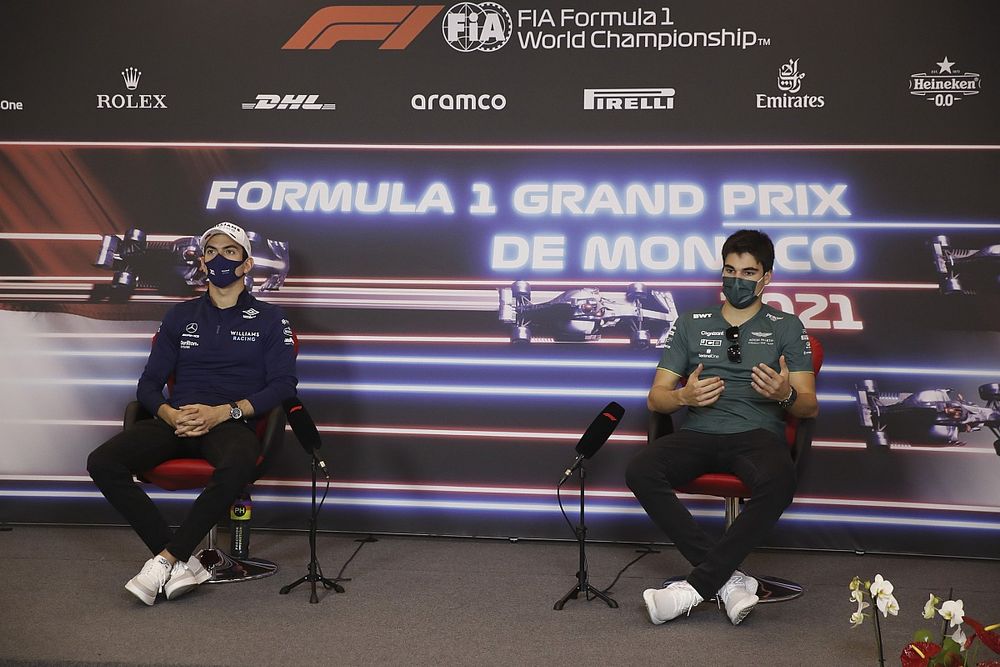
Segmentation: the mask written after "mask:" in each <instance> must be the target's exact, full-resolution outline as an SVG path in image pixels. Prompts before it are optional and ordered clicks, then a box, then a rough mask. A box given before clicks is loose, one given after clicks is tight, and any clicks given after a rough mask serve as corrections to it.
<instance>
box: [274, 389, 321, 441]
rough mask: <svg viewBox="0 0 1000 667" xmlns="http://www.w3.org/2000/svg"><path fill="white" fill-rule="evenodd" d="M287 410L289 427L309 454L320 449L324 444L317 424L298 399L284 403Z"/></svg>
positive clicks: (290, 399)
mask: <svg viewBox="0 0 1000 667" xmlns="http://www.w3.org/2000/svg"><path fill="white" fill-rule="evenodd" d="M282 407H284V408H285V415H286V416H287V417H288V425H289V426H291V427H292V433H294V434H295V437H296V438H297V439H298V441H299V443H300V444H301V445H302V446H303V447H305V448H306V451H307V452H312V451H315V450H317V449H319V448H320V445H321V444H322V443H321V441H320V438H319V431H317V430H316V423H315V422H313V420H312V417H310V416H309V412H308V411H307V410H306V406H304V405H302V401H300V400H299V399H298V397H292V398H289V399H286V400H285V402H284V403H282Z"/></svg>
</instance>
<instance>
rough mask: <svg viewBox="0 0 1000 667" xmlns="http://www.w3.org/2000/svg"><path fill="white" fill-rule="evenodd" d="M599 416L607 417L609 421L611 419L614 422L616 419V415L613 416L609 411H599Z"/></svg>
mask: <svg viewBox="0 0 1000 667" xmlns="http://www.w3.org/2000/svg"><path fill="white" fill-rule="evenodd" d="M601 416H602V417H607V418H608V419H610V420H611V421H613V422H616V421H618V417H615V416H614V415H613V414H611V413H610V412H602V413H601Z"/></svg>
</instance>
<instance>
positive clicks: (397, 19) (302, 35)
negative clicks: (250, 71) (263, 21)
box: [281, 5, 444, 50]
mask: <svg viewBox="0 0 1000 667" xmlns="http://www.w3.org/2000/svg"><path fill="white" fill-rule="evenodd" d="M442 9H444V5H385V6H379V7H368V6H363V5H349V6H335V7H324V8H323V9H320V10H319V11H317V12H316V13H315V14H313V15H312V16H310V17H309V19H308V20H307V21H306V22H305V23H303V24H302V27H301V28H299V29H298V30H297V31H296V32H295V34H294V35H292V36H291V37H290V38H289V40H288V41H287V42H285V45H284V46H282V47H281V48H282V49H291V50H304V49H310V50H326V49H331V48H333V46H334V45H335V44H337V42H359V41H360V42H382V44H381V46H379V47H378V48H379V49H380V50H381V49H394V50H401V49H405V48H406V47H407V46H409V45H410V42H412V41H413V39H414V38H415V37H416V36H417V35H419V34H420V32H421V31H422V30H423V29H424V28H426V27H427V24H428V23H430V22H431V20H432V19H433V18H434V17H435V16H437V15H438V13H439V12H440V11H441V10H442Z"/></svg>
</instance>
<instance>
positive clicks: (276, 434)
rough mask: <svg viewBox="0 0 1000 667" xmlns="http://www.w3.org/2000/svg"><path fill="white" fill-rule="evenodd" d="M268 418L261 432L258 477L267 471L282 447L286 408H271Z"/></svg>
mask: <svg viewBox="0 0 1000 667" xmlns="http://www.w3.org/2000/svg"><path fill="white" fill-rule="evenodd" d="M266 420H267V424H266V426H265V427H264V432H263V433H260V442H261V449H260V456H261V462H260V465H258V466H257V469H258V470H257V476H258V477H259V476H261V475H263V474H264V473H265V472H267V469H268V467H269V466H270V464H271V461H272V459H273V458H274V455H275V454H276V453H277V452H278V450H279V449H280V448H281V443H282V441H283V440H284V437H285V424H286V423H287V421H286V417H285V410H284V408H282V406H280V405H278V406H275V407H274V408H271V411H270V412H268V413H267V416H266Z"/></svg>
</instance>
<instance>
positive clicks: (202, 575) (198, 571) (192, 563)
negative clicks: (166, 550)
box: [187, 554, 757, 592]
mask: <svg viewBox="0 0 1000 667" xmlns="http://www.w3.org/2000/svg"><path fill="white" fill-rule="evenodd" d="M187 566H188V569H189V570H191V573H192V574H194V578H195V579H196V580H197V581H198V583H199V584H203V583H205V582H206V581H208V580H209V579H211V578H212V573H211V572H209V571H208V570H206V569H205V568H204V567H203V566H202V564H201V561H200V560H198V556H197V554H196V555H194V556H191V557H190V558H188V559H187ZM751 581H753V582H754V586H755V589H754V590H755V592H756V584H757V580H756V579H751Z"/></svg>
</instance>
